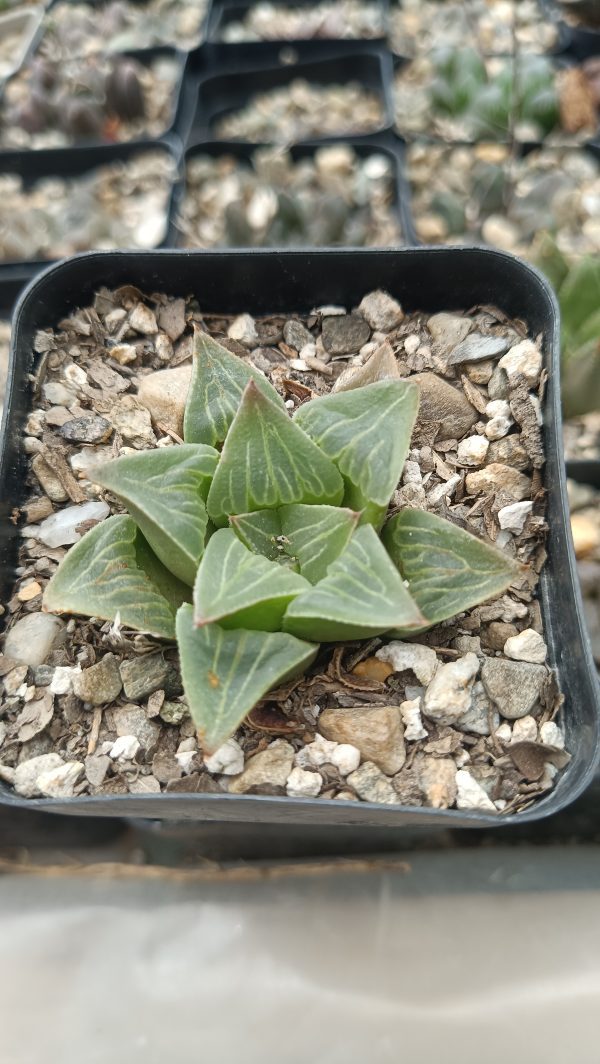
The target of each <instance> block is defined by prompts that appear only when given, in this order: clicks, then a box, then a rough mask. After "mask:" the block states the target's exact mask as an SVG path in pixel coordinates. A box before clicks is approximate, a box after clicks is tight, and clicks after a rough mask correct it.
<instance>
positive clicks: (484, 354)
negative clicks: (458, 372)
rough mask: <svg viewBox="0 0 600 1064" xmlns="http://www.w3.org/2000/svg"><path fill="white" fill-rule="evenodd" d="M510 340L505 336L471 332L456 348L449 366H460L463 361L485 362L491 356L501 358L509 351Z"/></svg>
mask: <svg viewBox="0 0 600 1064" xmlns="http://www.w3.org/2000/svg"><path fill="white" fill-rule="evenodd" d="M509 344H510V341H509V340H507V339H506V338H505V337H504V336H482V334H481V333H477V332H474V333H471V335H470V336H467V338H466V339H465V340H463V341H462V343H460V344H459V345H458V347H455V348H454V351H452V353H451V355H450V357H449V358H448V365H449V366H458V365H460V363H462V362H484V361H486V360H487V359H490V358H499V357H500V355H503V354H504V352H505V351H508V348H509Z"/></svg>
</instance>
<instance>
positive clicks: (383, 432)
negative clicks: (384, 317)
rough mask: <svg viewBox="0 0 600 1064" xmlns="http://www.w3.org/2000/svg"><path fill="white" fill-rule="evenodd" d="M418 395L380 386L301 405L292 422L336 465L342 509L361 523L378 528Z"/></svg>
mask: <svg viewBox="0 0 600 1064" xmlns="http://www.w3.org/2000/svg"><path fill="white" fill-rule="evenodd" d="M418 406H419V389H418V387H417V385H416V384H411V383H408V382H406V381H393V380H384V381H378V382H377V383H375V384H369V385H367V386H366V387H364V388H358V389H357V390H356V391H350V392H341V393H338V394H336V395H327V396H323V397H321V398H319V399H312V400H311V401H310V402H309V403H304V404H303V406H301V407H300V408H299V409H298V411H297V413H296V415H295V418H294V420H295V422H296V423H297V424H298V425H300V427H301V428H303V429H304V431H305V432H307V433H308V435H309V436H310V437H311V438H312V439H313V440H314V441H315V443H317V444H318V445H319V447H320V448H321V450H322V451H324V452H325V454H326V455H327V456H328V457H329V458H331V460H332V461H333V462H335V464H336V465H337V467H338V469H339V471H340V473H341V474H342V476H343V477H344V481H345V484H346V493H345V496H344V505H346V506H349V507H350V509H352V510H364V513H363V516H362V519H361V521H362V522H363V523H364V522H365V521H368V522H370V523H371V524H375V525H378V524H380V522H381V521H382V519H383V516H384V514H385V510H386V508H387V505H388V503H389V501H390V497H391V495H392V492H393V491H394V489H395V487H396V485H397V483H398V480H399V479H400V474H401V472H402V467H403V465H404V462H405V460H406V455H407V454H408V447H409V444H410V437H411V433H412V429H413V425H414V423H415V418H416V416H417V410H418Z"/></svg>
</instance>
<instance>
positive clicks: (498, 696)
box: [481, 658, 547, 720]
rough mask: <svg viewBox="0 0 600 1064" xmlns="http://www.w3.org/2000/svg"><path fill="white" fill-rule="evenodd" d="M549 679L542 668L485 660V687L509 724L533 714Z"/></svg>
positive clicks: (490, 659)
mask: <svg viewBox="0 0 600 1064" xmlns="http://www.w3.org/2000/svg"><path fill="white" fill-rule="evenodd" d="M546 676H547V673H546V669H545V668H543V667H542V666H541V665H531V664H528V663H526V662H517V661H506V660H505V659H502V658H485V659H484V662H483V666H482V669H481V680H482V683H483V686H484V687H485V689H486V691H487V693H488V695H489V696H490V698H491V699H492V702H494V703H495V704H496V706H497V707H498V709H499V711H500V713H501V714H502V716H503V717H506V718H507V720H518V719H519V718H520V717H525V716H527V714H529V713H531V711H532V709H533V708H534V706H535V705H537V703H538V702H539V700H540V698H541V695H542V690H543V686H544V683H545V682H546Z"/></svg>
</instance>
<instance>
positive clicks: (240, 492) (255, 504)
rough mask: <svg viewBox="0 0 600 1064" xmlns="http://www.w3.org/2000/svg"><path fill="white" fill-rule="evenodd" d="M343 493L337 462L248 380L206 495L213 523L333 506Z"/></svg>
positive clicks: (340, 499) (218, 523) (221, 523)
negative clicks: (302, 506)
mask: <svg viewBox="0 0 600 1064" xmlns="http://www.w3.org/2000/svg"><path fill="white" fill-rule="evenodd" d="M343 491H344V486H343V483H342V478H341V476H340V474H339V473H338V471H337V469H336V467H335V466H334V464H333V462H330V460H329V459H328V458H326V457H325V455H324V454H323V452H322V451H320V450H319V448H318V447H317V446H316V444H314V443H313V442H312V440H311V439H309V437H308V436H307V435H306V434H305V433H304V432H303V431H302V429H300V428H298V426H297V425H295V424H294V422H293V421H292V420H291V419H290V418H289V417H288V415H287V413H286V411H285V410H281V409H280V408H279V407H278V406H275V405H274V403H272V402H271V401H270V399H267V398H266V397H265V396H264V395H263V394H262V392H261V391H260V390H259V388H258V387H257V386H256V384H255V382H254V381H250V382H249V383H248V384H247V385H246V388H245V391H244V395H243V398H242V402H241V404H240V406H239V409H238V412H237V414H236V415H235V418H234V420H233V422H232V424H231V428H230V430H229V432H228V434H227V439H226V440H225V443H224V445H223V451H222V453H221V459H220V461H219V464H218V466H217V471H216V473H215V476H214V480H213V482H212V485H211V488H210V491H209V493H208V500H207V508H208V513H209V515H210V517H211V518H212V520H213V521H214V523H215V524H216V525H217V526H223V525H226V524H227V519H228V517H229V516H230V515H231V514H245V513H249V512H250V511H252V510H262V509H267V510H270V509H277V508H278V507H279V506H283V505H285V504H289V503H295V502H303V503H332V504H333V505H334V506H335V505H337V504H338V503H340V502H341V501H342V495H343Z"/></svg>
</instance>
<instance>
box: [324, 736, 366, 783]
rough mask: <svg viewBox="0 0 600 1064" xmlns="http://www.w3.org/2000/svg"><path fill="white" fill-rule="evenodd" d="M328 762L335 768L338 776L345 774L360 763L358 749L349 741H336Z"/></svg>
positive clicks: (354, 769) (352, 770) (353, 770)
mask: <svg viewBox="0 0 600 1064" xmlns="http://www.w3.org/2000/svg"><path fill="white" fill-rule="evenodd" d="M330 763H331V764H332V765H333V766H334V767H335V768H337V770H338V772H339V774H340V776H347V775H348V774H349V773H350V772H355V771H356V769H357V768H358V766H359V765H360V750H359V749H358V748H357V747H356V746H351V745H350V743H336V746H335V750H334V751H333V753H332V755H331V758H330Z"/></svg>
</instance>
